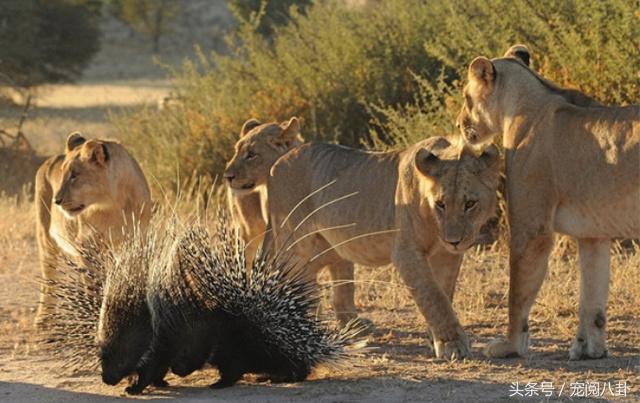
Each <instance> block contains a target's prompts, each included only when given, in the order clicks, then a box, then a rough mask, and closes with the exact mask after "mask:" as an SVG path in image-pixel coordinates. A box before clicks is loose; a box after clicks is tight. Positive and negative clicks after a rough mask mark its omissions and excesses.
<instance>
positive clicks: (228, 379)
mask: <svg viewBox="0 0 640 403" xmlns="http://www.w3.org/2000/svg"><path fill="white" fill-rule="evenodd" d="M218 372H220V379H218V382H216V383H213V384H211V385H209V387H210V388H212V389H223V388H228V387H229V386H233V385H235V383H236V382H238V381H239V380H240V378H242V375H244V373H243V371H241V370H240V369H239V368H237V367H234V366H233V365H231V366H229V367H225V368H221V367H220V366H219V367H218Z"/></svg>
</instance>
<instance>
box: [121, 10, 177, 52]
mask: <svg viewBox="0 0 640 403" xmlns="http://www.w3.org/2000/svg"><path fill="white" fill-rule="evenodd" d="M109 5H110V11H111V14H112V15H113V16H114V17H116V18H118V19H119V20H121V21H122V22H124V23H125V24H127V25H129V26H130V27H131V28H133V29H134V30H135V31H137V32H140V33H142V34H145V35H148V36H149V37H150V38H151V40H152V42H153V51H154V52H156V53H157V52H159V51H160V37H161V36H162V35H163V34H165V33H167V32H169V31H170V25H171V22H172V21H173V20H174V19H175V18H176V17H177V16H178V13H179V12H180V4H179V0H111V1H110V2H109Z"/></svg>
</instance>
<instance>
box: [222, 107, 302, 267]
mask: <svg viewBox="0 0 640 403" xmlns="http://www.w3.org/2000/svg"><path fill="white" fill-rule="evenodd" d="M303 142H304V139H303V138H302V135H301V134H300V122H299V121H298V118H296V117H292V118H291V119H289V120H288V121H286V122H282V123H281V124H277V123H266V124H263V123H260V122H259V121H258V120H256V119H249V120H247V121H246V122H245V123H244V125H242V129H241V130H240V139H239V140H238V142H237V143H236V146H235V153H234V155H233V157H232V158H231V160H230V161H229V163H228V164H227V168H226V170H225V172H224V178H225V179H226V183H227V186H228V187H227V189H228V192H227V201H228V204H229V210H230V211H231V215H232V217H233V220H234V222H235V223H236V225H237V226H238V229H239V231H240V236H241V237H242V239H243V240H244V241H245V243H246V250H245V254H246V257H247V262H248V264H249V265H251V261H252V260H253V258H254V256H255V254H256V251H257V249H258V247H259V246H260V245H261V243H262V240H263V238H264V233H265V230H266V228H267V216H266V215H267V212H266V206H265V203H266V197H267V195H266V191H265V185H266V183H267V177H268V176H269V170H270V169H271V166H272V165H273V163H274V162H276V160H277V159H278V158H280V157H281V156H282V155H283V154H284V153H286V152H287V151H289V150H290V149H292V148H294V147H297V146H299V145H300V144H302V143H303Z"/></svg>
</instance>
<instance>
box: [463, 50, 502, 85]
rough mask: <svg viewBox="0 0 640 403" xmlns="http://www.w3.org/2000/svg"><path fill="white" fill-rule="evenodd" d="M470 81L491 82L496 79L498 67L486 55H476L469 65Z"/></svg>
mask: <svg viewBox="0 0 640 403" xmlns="http://www.w3.org/2000/svg"><path fill="white" fill-rule="evenodd" d="M468 76H469V81H476V82H481V83H482V84H490V83H492V82H493V81H494V80H495V79H496V69H495V67H494V65H493V63H491V60H489V59H487V58H486V57H482V56H480V57H476V58H475V59H474V60H473V61H472V62H471V64H470V65H469V73H468Z"/></svg>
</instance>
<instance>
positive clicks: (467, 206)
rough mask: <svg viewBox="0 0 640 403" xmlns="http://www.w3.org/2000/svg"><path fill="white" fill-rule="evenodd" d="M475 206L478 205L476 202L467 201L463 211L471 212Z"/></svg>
mask: <svg viewBox="0 0 640 403" xmlns="http://www.w3.org/2000/svg"><path fill="white" fill-rule="evenodd" d="M476 204H478V201H477V200H467V202H466V203H465V204H464V209H465V211H469V210H471V209H472V208H474V207H475V206H476Z"/></svg>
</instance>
